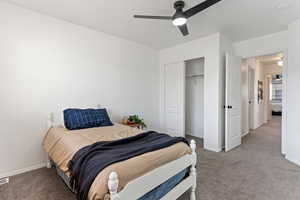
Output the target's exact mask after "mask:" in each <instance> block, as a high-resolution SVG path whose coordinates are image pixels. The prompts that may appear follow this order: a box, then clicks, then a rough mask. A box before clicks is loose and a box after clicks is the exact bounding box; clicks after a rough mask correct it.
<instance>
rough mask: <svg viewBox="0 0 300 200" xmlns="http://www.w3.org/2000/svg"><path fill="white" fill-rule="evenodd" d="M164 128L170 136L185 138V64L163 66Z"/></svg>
mask: <svg viewBox="0 0 300 200" xmlns="http://www.w3.org/2000/svg"><path fill="white" fill-rule="evenodd" d="M164 86H165V87H164V126H165V130H166V131H167V133H168V134H170V135H172V136H182V137H184V136H185V133H184V130H185V124H184V121H185V115H184V113H185V107H184V101H185V63H184V62H179V63H172V64H167V65H165V66H164Z"/></svg>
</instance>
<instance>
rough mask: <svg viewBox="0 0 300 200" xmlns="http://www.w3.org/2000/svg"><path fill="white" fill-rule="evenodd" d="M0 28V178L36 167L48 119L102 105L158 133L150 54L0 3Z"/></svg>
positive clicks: (155, 73)
mask: <svg viewBox="0 0 300 200" xmlns="http://www.w3.org/2000/svg"><path fill="white" fill-rule="evenodd" d="M0 27H1V31H0V93H1V104H0V110H1V112H0V122H1V140H0V157H1V164H0V177H1V176H6V175H11V174H13V173H18V172H23V171H24V170H26V169H27V170H29V169H33V168H36V167H40V166H42V165H43V164H44V153H43V150H42V147H41V143H42V139H43V137H44V134H45V125H46V120H47V115H48V114H49V113H50V112H56V113H58V112H60V111H62V109H64V108H66V107H69V106H74V107H75V106H85V107H86V106H96V105H97V104H102V105H106V106H109V107H110V108H111V112H112V115H113V116H112V118H113V120H120V119H121V117H122V116H124V115H128V114H133V113H137V114H140V115H141V116H142V117H143V118H144V119H145V122H146V124H148V125H149V127H150V128H157V127H158V126H159V121H158V118H159V115H158V110H159V98H158V96H159V67H158V53H157V52H156V51H154V50H152V49H150V48H148V47H145V46H142V45H139V44H137V43H134V42H129V41H126V40H123V39H119V38H117V37H113V36H109V35H106V34H103V33H99V32H96V31H92V30H90V29H87V28H84V27H81V26H77V25H73V24H71V23H67V22H64V21H60V20H57V19H54V18H51V17H47V16H43V15H40V14H37V13H34V12H32V11H29V10H25V9H22V8H19V7H15V6H13V5H10V4H6V3H3V2H1V3H0Z"/></svg>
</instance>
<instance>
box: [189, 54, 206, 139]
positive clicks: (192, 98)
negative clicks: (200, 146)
mask: <svg viewBox="0 0 300 200" xmlns="http://www.w3.org/2000/svg"><path fill="white" fill-rule="evenodd" d="M185 64H186V90H185V94H186V100H185V107H186V109H185V113H186V115H185V122H186V123H185V130H186V134H189V135H192V136H195V137H199V138H203V135H204V75H203V74H204V58H200V59H194V60H189V61H186V62H185Z"/></svg>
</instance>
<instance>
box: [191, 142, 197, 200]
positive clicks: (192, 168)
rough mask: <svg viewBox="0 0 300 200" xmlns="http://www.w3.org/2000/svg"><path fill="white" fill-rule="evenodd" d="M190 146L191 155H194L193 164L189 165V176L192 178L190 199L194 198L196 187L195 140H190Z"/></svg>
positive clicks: (193, 199)
mask: <svg viewBox="0 0 300 200" xmlns="http://www.w3.org/2000/svg"><path fill="white" fill-rule="evenodd" d="M190 147H191V149H192V155H193V156H194V160H193V164H192V166H191V176H193V178H194V182H193V186H192V189H191V196H190V200H196V187H197V171H196V163H197V153H196V142H195V140H191V144H190Z"/></svg>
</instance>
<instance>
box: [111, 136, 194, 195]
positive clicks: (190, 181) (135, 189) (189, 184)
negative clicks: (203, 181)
mask: <svg viewBox="0 0 300 200" xmlns="http://www.w3.org/2000/svg"><path fill="white" fill-rule="evenodd" d="M190 147H191V149H192V154H189V155H185V156H183V157H181V158H179V159H177V160H175V161H172V162H170V163H168V164H165V165H163V166H161V167H159V168H156V169H154V170H152V171H150V172H148V173H147V174H145V175H143V176H141V177H139V178H137V179H135V180H133V181H131V182H130V183H128V184H127V185H126V187H125V188H124V189H123V190H122V191H120V192H118V185H119V179H118V174H117V173H116V172H111V173H110V176H109V180H108V189H109V192H110V199H111V200H133V199H138V198H140V197H142V196H143V195H145V194H146V193H148V192H150V191H151V190H152V189H154V188H156V187H157V186H159V185H160V184H162V183H164V182H166V181H167V180H168V179H170V178H171V177H173V176H175V175H176V174H178V173H179V172H181V171H182V170H184V169H186V168H188V167H190V175H189V176H188V177H187V178H185V179H184V180H183V181H181V182H180V183H179V184H178V185H177V186H176V187H175V188H173V189H172V190H171V191H170V192H169V193H168V194H166V195H165V196H164V197H163V198H162V200H175V199H177V198H178V197H180V196H181V195H182V194H183V193H184V192H185V191H187V190H189V189H190V188H191V194H190V200H196V183H197V181H196V180H197V172H196V163H197V154H196V142H195V141H194V140H192V141H191V144H190Z"/></svg>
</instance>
